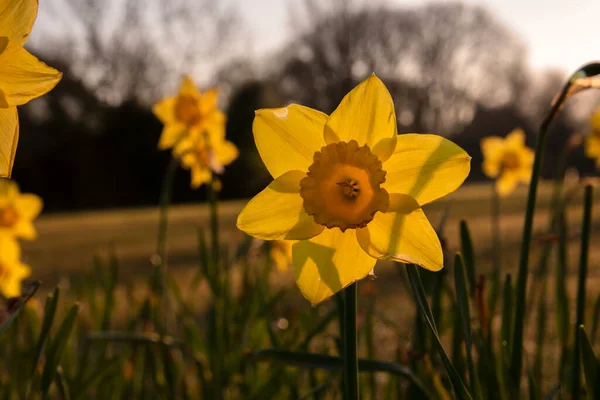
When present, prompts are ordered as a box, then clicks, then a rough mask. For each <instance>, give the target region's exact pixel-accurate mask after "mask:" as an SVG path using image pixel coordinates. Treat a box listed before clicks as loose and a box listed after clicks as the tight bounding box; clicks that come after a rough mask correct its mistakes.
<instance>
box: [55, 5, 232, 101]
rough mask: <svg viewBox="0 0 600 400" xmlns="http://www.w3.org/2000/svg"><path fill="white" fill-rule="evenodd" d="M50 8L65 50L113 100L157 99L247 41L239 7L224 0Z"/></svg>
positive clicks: (95, 86)
mask: <svg viewBox="0 0 600 400" xmlns="http://www.w3.org/2000/svg"><path fill="white" fill-rule="evenodd" d="M49 12H50V13H51V14H52V15H53V18H54V19H55V20H56V21H57V23H58V24H60V25H62V26H63V27H64V28H65V29H64V31H68V32H69V34H68V37H67V38H66V39H67V45H66V46H65V45H64V40H65V38H62V41H61V43H63V46H62V48H63V52H64V53H65V54H63V57H66V58H68V59H69V60H72V63H73V64H72V68H73V70H74V72H75V73H76V74H77V75H79V76H81V77H82V79H83V80H84V81H85V83H86V84H88V85H90V86H91V87H92V88H93V89H94V90H95V91H96V92H97V93H98V94H99V95H100V96H101V97H102V98H104V99H106V100H108V101H110V102H120V101H122V100H124V99H132V98H133V99H136V100H138V101H142V102H150V101H153V100H155V99H156V97H158V96H159V95H161V94H162V93H163V92H164V91H165V89H166V88H169V89H172V88H173V86H174V85H175V84H176V82H178V81H179V79H180V78H181V75H182V74H184V73H191V74H199V73H205V74H206V73H207V72H209V71H211V68H212V67H213V66H214V65H215V63H218V62H219V61H223V60H225V59H226V58H227V57H228V55H230V54H232V53H235V51H236V48H238V47H240V46H241V44H243V43H242V42H241V39H240V38H241V37H243V35H239V33H240V31H241V29H242V28H241V22H240V18H239V17H238V14H237V11H236V10H235V9H234V8H233V6H232V4H229V3H227V2H223V1H219V0H196V1H187V0H53V2H52V3H51V7H49ZM67 28H68V29H67Z"/></svg>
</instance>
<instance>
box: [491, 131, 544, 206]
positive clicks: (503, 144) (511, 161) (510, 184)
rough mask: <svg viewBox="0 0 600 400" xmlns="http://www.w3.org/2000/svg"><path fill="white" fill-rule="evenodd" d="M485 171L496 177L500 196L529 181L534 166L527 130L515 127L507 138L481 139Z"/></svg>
mask: <svg viewBox="0 0 600 400" xmlns="http://www.w3.org/2000/svg"><path fill="white" fill-rule="evenodd" d="M481 151H482V153H483V173H484V174H485V175H486V176H487V177H489V178H492V179H496V192H497V193H498V195H499V196H500V197H506V196H508V195H509V194H511V193H512V192H513V191H514V190H515V189H516V187H517V185H518V184H519V182H522V183H529V181H530V179H531V168H532V166H533V157H534V154H533V150H531V149H530V148H529V147H527V146H525V132H523V130H522V129H515V130H513V131H512V132H510V133H509V134H508V135H507V136H506V138H501V137H498V136H490V137H486V138H484V139H482V140H481Z"/></svg>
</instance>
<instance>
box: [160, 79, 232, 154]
mask: <svg viewBox="0 0 600 400" xmlns="http://www.w3.org/2000/svg"><path fill="white" fill-rule="evenodd" d="M217 96H218V92H217V90H216V89H209V90H207V91H205V92H204V93H202V92H200V91H199V90H198V89H197V88H196V86H195V85H194V82H193V81H192V79H191V78H190V77H189V76H186V77H184V79H183V81H182V83H181V86H180V88H179V94H178V95H177V96H170V97H166V98H164V99H163V100H161V101H160V102H158V103H157V104H156V105H155V106H154V107H153V108H152V112H153V113H154V115H156V117H157V118H158V119H159V120H160V121H161V122H162V123H163V124H164V128H163V131H162V134H161V136H160V139H159V142H158V148H159V149H161V150H165V149H169V148H171V147H173V146H175V145H176V144H177V142H178V141H179V140H181V139H182V138H185V137H186V136H190V137H192V138H194V139H197V138H199V137H202V136H204V134H206V135H208V137H209V140H210V141H211V142H218V141H221V140H224V138H225V115H224V114H223V113H222V112H221V111H220V110H219V109H218V107H217Z"/></svg>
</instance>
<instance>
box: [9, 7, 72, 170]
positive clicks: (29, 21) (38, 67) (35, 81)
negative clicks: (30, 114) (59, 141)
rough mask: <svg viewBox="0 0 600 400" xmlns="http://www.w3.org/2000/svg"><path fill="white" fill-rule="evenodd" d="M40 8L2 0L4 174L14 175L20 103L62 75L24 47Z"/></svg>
mask: <svg viewBox="0 0 600 400" xmlns="http://www.w3.org/2000/svg"><path fill="white" fill-rule="evenodd" d="M37 10H38V2H37V0H0V177H8V176H10V174H11V172H12V167H13V163H14V160H15V154H16V151H17V143H18V141H19V117H18V115H17V107H16V106H20V105H23V104H25V103H27V102H28V101H29V100H32V99H34V98H36V97H39V96H41V95H43V94H46V93H47V92H48V91H50V90H51V89H52V88H53V87H54V86H56V84H57V83H58V82H59V81H60V78H61V77H62V75H61V73H60V72H58V71H57V70H55V69H54V68H51V67H49V66H47V65H46V64H44V63H43V62H41V61H40V60H38V59H37V58H36V57H35V56H33V55H32V54H31V53H29V52H28V51H27V50H25V48H24V47H23V45H24V44H25V42H26V41H27V38H28V37H29V33H30V32H31V27H32V26H33V22H34V21H35V18H36V16H37Z"/></svg>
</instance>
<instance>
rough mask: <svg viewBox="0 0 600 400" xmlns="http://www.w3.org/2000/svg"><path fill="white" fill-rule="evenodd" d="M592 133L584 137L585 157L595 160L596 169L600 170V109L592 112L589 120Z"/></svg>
mask: <svg viewBox="0 0 600 400" xmlns="http://www.w3.org/2000/svg"><path fill="white" fill-rule="evenodd" d="M590 126H591V128H592V132H591V133H590V134H589V135H587V136H586V137H585V155H586V156H588V157H589V158H593V159H595V160H596V167H599V168H600V107H598V108H597V109H596V111H594V113H593V114H592V117H591V118H590Z"/></svg>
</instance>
